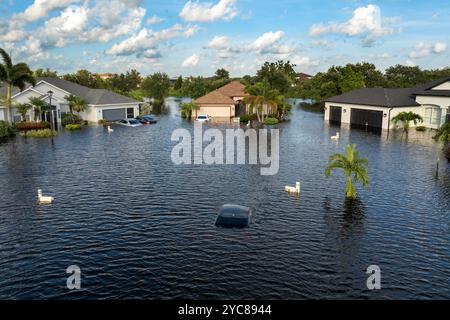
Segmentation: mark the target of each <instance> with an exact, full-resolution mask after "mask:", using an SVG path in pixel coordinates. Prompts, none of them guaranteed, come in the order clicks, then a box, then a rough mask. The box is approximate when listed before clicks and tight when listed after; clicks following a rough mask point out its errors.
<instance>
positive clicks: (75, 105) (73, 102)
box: [65, 94, 88, 114]
mask: <svg viewBox="0 0 450 320" xmlns="http://www.w3.org/2000/svg"><path fill="white" fill-rule="evenodd" d="M65 99H66V100H67V102H69V110H70V113H71V114H73V112H74V111H75V112H78V113H80V112H83V111H85V110H86V108H87V107H88V105H87V103H86V101H84V100H83V99H81V98H80V97H78V96H74V95H73V94H71V95H69V96H66V97H65Z"/></svg>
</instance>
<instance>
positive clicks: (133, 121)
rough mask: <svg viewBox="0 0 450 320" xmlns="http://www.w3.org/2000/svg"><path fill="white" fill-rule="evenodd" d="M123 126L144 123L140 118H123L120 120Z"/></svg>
mask: <svg viewBox="0 0 450 320" xmlns="http://www.w3.org/2000/svg"><path fill="white" fill-rule="evenodd" d="M118 123H119V124H120V125H121V126H125V127H140V126H142V123H140V122H139V120H136V119H133V118H132V119H123V120H120V121H119V122H118Z"/></svg>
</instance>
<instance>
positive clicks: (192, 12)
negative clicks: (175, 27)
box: [180, 0, 238, 22]
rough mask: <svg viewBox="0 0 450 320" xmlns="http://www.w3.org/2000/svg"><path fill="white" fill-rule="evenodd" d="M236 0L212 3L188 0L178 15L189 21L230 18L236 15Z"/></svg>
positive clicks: (211, 20) (221, 0) (222, 0)
mask: <svg viewBox="0 0 450 320" xmlns="http://www.w3.org/2000/svg"><path fill="white" fill-rule="evenodd" d="M235 2H236V0H220V1H219V2H218V3H216V4H213V3H210V2H198V1H192V0H189V1H188V2H187V3H186V4H185V5H184V7H183V9H182V10H181V12H180V17H181V18H182V19H184V20H185V21H189V22H213V21H216V20H231V19H233V18H234V17H235V16H236V15H237V13H238V12H237V10H236V7H235Z"/></svg>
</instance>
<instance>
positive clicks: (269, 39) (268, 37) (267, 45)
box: [249, 30, 294, 56]
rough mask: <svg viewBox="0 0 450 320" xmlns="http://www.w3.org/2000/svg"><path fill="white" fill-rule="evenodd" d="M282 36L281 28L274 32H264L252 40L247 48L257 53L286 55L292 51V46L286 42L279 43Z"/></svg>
mask: <svg viewBox="0 0 450 320" xmlns="http://www.w3.org/2000/svg"><path fill="white" fill-rule="evenodd" d="M283 37H284V32H283V31H281V30H278V31H276V32H272V31H270V32H266V33H264V34H262V35H261V36H259V37H258V38H257V39H256V40H255V41H253V42H252V43H251V44H250V47H249V48H250V49H251V50H253V51H255V52H257V53H259V54H276V55H284V56H286V55H289V54H290V53H292V52H293V51H294V47H292V46H289V45H287V44H280V40H281V38H283Z"/></svg>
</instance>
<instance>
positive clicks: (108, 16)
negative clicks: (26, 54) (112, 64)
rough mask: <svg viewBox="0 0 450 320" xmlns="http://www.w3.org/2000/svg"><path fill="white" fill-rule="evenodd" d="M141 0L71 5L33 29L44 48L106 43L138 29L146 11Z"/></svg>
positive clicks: (103, 0)
mask: <svg viewBox="0 0 450 320" xmlns="http://www.w3.org/2000/svg"><path fill="white" fill-rule="evenodd" d="M135 3H139V1H126V0H110V1H108V0H97V1H96V2H95V5H94V6H93V7H89V6H88V2H86V3H85V4H84V5H83V6H70V7H68V8H66V9H64V10H63V11H62V12H61V13H60V15H59V16H56V17H53V18H51V19H49V20H48V21H46V22H45V23H44V25H43V26H42V27H40V28H37V29H36V30H35V31H34V32H33V37H37V38H39V39H40V40H41V41H42V46H43V47H44V48H45V49H51V48H52V47H65V46H67V45H70V44H76V43H95V42H101V43H106V42H109V41H111V40H113V39H115V38H118V37H120V36H124V35H128V34H131V33H133V32H136V31H137V30H138V29H139V28H140V26H141V24H142V20H143V18H144V16H145V14H146V10H145V9H144V8H141V7H133V5H134V4H135Z"/></svg>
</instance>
